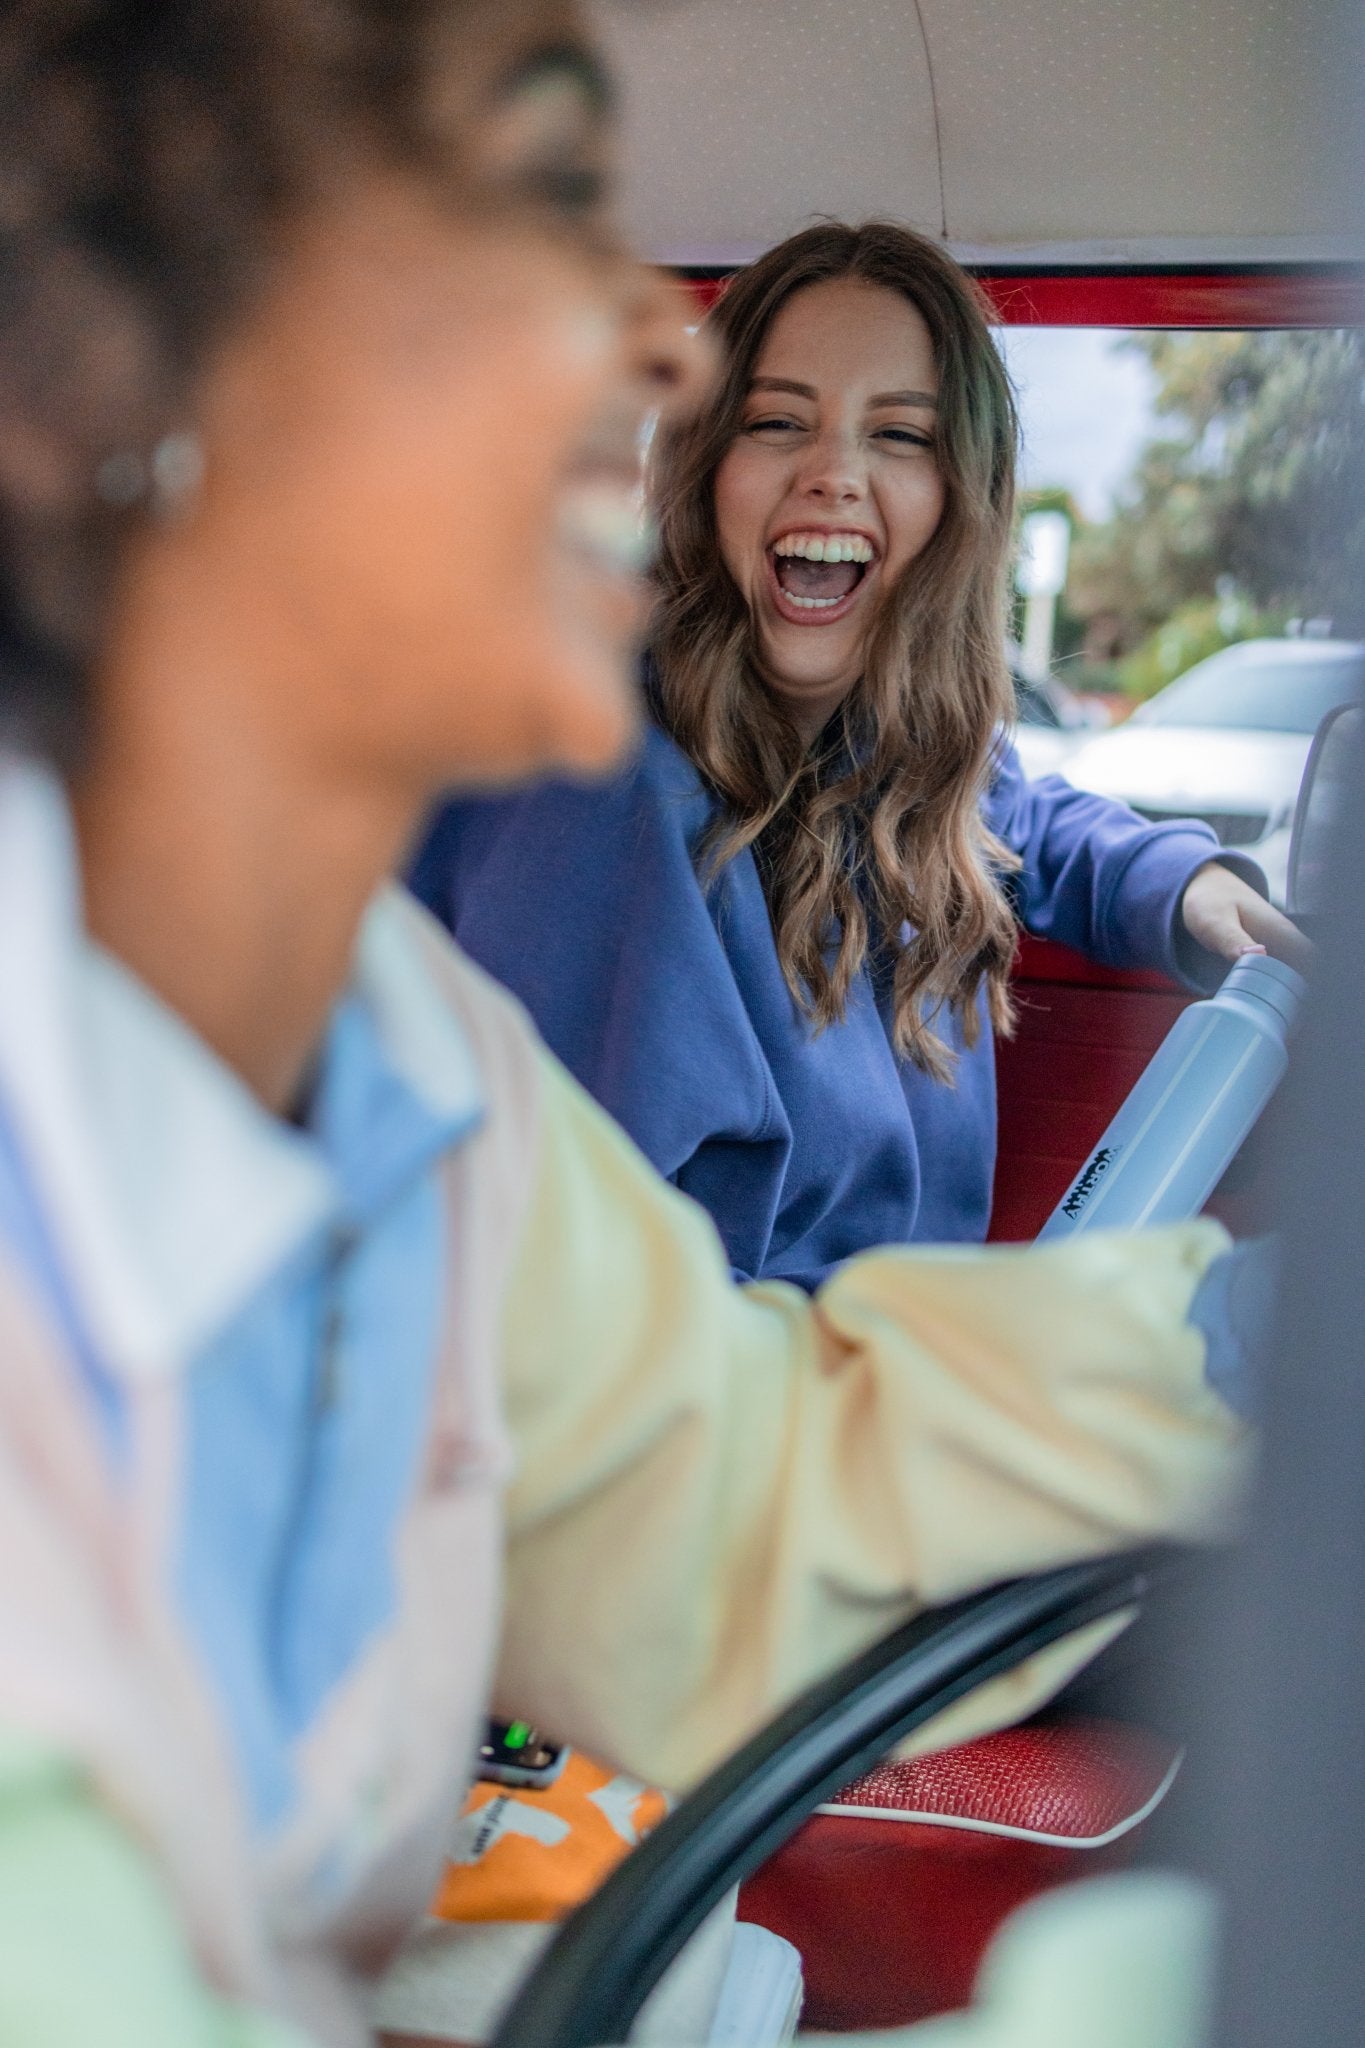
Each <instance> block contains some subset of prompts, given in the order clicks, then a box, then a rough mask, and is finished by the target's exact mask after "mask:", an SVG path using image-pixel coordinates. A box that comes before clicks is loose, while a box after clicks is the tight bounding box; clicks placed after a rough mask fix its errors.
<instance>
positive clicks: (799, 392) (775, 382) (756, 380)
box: [749, 377, 820, 399]
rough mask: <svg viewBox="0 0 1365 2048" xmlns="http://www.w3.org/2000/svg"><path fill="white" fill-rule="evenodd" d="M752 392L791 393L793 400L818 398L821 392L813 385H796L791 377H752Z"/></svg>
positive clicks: (750, 380) (750, 387)
mask: <svg viewBox="0 0 1365 2048" xmlns="http://www.w3.org/2000/svg"><path fill="white" fill-rule="evenodd" d="M749 389H750V390H751V391H789V392H790V393H791V395H792V397H793V398H811V399H814V398H818V397H819V396H820V394H819V392H818V391H817V390H816V388H815V386H814V385H813V384H796V383H794V382H793V381H792V379H791V378H790V377H751V378H750V379H749Z"/></svg>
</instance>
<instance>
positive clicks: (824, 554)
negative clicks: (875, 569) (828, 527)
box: [773, 533, 874, 562]
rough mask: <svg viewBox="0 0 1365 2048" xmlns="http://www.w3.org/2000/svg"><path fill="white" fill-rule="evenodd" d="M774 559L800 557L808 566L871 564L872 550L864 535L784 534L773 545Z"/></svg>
mask: <svg viewBox="0 0 1365 2048" xmlns="http://www.w3.org/2000/svg"><path fill="white" fill-rule="evenodd" d="M773 553H774V554H775V555H799V556H800V557H801V559H802V560H803V561H807V562H870V561H871V560H872V557H873V553H874V550H873V546H872V543H871V541H870V540H868V539H867V537H866V536H865V535H864V534H861V533H847V534H842V535H839V536H836V535H834V534H826V533H784V534H783V536H782V538H781V539H780V540H777V541H774V542H773Z"/></svg>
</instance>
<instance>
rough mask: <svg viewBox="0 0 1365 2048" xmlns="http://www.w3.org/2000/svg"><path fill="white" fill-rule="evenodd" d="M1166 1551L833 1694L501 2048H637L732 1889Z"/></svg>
mask: <svg viewBox="0 0 1365 2048" xmlns="http://www.w3.org/2000/svg"><path fill="white" fill-rule="evenodd" d="M1188 1570H1189V1556H1188V1553H1183V1552H1180V1551H1176V1550H1173V1549H1151V1550H1144V1551H1140V1552H1130V1553H1127V1554H1124V1555H1120V1556H1112V1557H1106V1558H1097V1559H1094V1560H1091V1561H1089V1562H1086V1563H1083V1564H1075V1565H1064V1566H1061V1567H1059V1568H1058V1569H1056V1570H1054V1571H1050V1572H1045V1573H1042V1574H1039V1575H1038V1576H1036V1577H1033V1578H1027V1579H1017V1580H1012V1581H1010V1582H1009V1583H1007V1584H1004V1585H999V1586H994V1587H990V1588H988V1589H987V1590H986V1591H984V1592H980V1593H974V1594H972V1595H970V1596H969V1597H968V1598H966V1599H963V1600H959V1601H956V1602H954V1603H953V1604H952V1605H951V1606H947V1607H941V1608H936V1609H933V1610H931V1611H929V1612H928V1613H925V1614H921V1615H918V1616H916V1617H915V1619H914V1620H913V1621H909V1622H906V1623H904V1624H903V1625H902V1626H901V1627H900V1628H898V1629H896V1630H894V1631H893V1632H892V1633H891V1634H890V1635H888V1636H886V1637H885V1638H883V1640H882V1641H881V1642H879V1643H876V1644H874V1645H873V1646H872V1648H871V1649H869V1650H865V1651H863V1652H862V1653H861V1654H860V1655H859V1656H857V1657H855V1658H853V1659H852V1660H851V1661H850V1662H849V1663H847V1664H845V1665H844V1666H843V1667H842V1668H841V1669H840V1670H838V1671H836V1672H834V1673H832V1674H831V1675H830V1676H829V1677H827V1678H824V1679H821V1680H820V1681H819V1682H818V1683H817V1684H816V1685H814V1686H812V1687H811V1688H810V1689H809V1690H808V1691H807V1692H805V1693H803V1694H802V1695H801V1697H800V1698H799V1699H797V1700H795V1701H793V1702H792V1704H791V1705H790V1706H788V1707H786V1708H784V1710H783V1711H782V1712H781V1713H780V1714H778V1715H777V1716H776V1717H775V1719H774V1720H773V1721H771V1722H770V1723H769V1724H768V1725H767V1726H766V1727H765V1728H763V1729H761V1730H760V1731H759V1733H758V1734H757V1735H755V1736H753V1737H751V1738H750V1740H749V1741H748V1742H746V1743H745V1744H744V1745H743V1746H742V1747H741V1748H740V1749H739V1750H737V1751H736V1752H735V1753H734V1755H733V1756H731V1757H729V1758H727V1759H726V1761H725V1762H724V1763H722V1764H721V1765H720V1766H719V1767H718V1768H717V1769H716V1770H715V1771H713V1772H712V1773H711V1775H710V1776H709V1777H708V1778H706V1779H705V1780H704V1782H703V1783H702V1784H701V1785H699V1786H698V1787H697V1788H696V1790H695V1791H693V1792H692V1793H690V1794H689V1795H688V1796H687V1798H685V1799H684V1800H683V1801H682V1802H681V1803H680V1804H679V1806H678V1807H677V1808H676V1809H675V1811H674V1812H673V1813H671V1814H670V1815H669V1816H668V1818H667V1819H666V1820H665V1821H664V1822H663V1823H662V1824H661V1825H660V1826H659V1827H658V1828H657V1829H656V1830H655V1831H654V1833H653V1834H652V1835H651V1836H650V1837H649V1838H648V1840H646V1841H645V1842H644V1843H642V1844H641V1846H640V1847H639V1848H638V1849H636V1850H634V1851H633V1852H632V1853H631V1854H630V1855H629V1856H628V1857H627V1858H626V1859H625V1861H624V1862H623V1863H621V1864H619V1865H618V1867H617V1868H616V1870H615V1871H614V1872H613V1873H612V1875H611V1876H610V1877H609V1878H608V1879H607V1881H606V1883H605V1884H604V1885H603V1886H602V1887H601V1888H600V1890H598V1891H597V1892H595V1893H594V1894H593V1896H592V1897H591V1898H590V1899H588V1900H586V1901H585V1902H584V1904H583V1905H582V1906H580V1907H579V1908H578V1909H577V1911H576V1912H575V1913H573V1914H572V1915H571V1916H570V1918H569V1919H568V1920H567V1921H566V1922H565V1923H564V1925H563V1927H562V1928H561V1929H560V1931H559V1933H558V1935H557V1936H556V1938H555V1940H554V1941H553V1942H552V1944H551V1946H550V1948H549V1950H548V1951H547V1952H546V1954H545V1956H544V1957H543V1958H542V1960H541V1962H540V1964H539V1965H538V1967H537V1968H536V1969H535V1970H534V1971H533V1972H532V1974H531V1976H530V1977H529V1978H528V1979H527V1981H526V1983H525V1984H524V1985H523V1986H522V1989H521V1991H520V1992H519V1993H518V1995H517V1997H516V1998H515V2000H514V2001H513V2003H512V2005H511V2006H510V2007H509V2008H508V2011H507V2013H506V2014H505V2016H504V2018H503V2020H502V2023H501V2025H500V2026H499V2028H498V2030H497V2033H496V2034H495V2035H494V2037H493V2042H492V2044H491V2048H599V2044H603V2043H610V2042H620V2041H624V2040H625V2039H626V2037H627V2034H628V2032H629V2030H630V2027H631V2025H632V2023H633V2022H634V2020H635V2017H636V2015H637V2014H638V2012H639V2010H640V2008H641V2006H642V2005H643V2004H644V2002H645V2000H646V1999H647V1998H648V1996H649V1994H650V1992H651V1991H652V1990H653V1989H654V1986H655V1985H656V1984H657V1983H658V1981H659V1979H660V1977H661V1976H662V1975H663V1973H664V1971H665V1970H666V1969H667V1968H668V1965H669V1964H670V1963H671V1962H672V1961H673V1959H674V1957H675V1956H676V1955H677V1954H678V1952H679V1951H680V1950H681V1948H682V1947H683V1946H684V1944H685V1943H686V1941H687V1940H688V1939H689V1937H690V1936H691V1935H692V1934H693V1933H694V1932H695V1930H696V1928H697V1927H698V1926H700V1924H701V1922H702V1921H703V1920H704V1919H705V1917H706V1915H707V1914H708V1913H709V1912H710V1911H711V1910H712V1909H713V1908H714V1907H715V1906H716V1905H717V1904H718V1903H719V1902H720V1900H721V1899H722V1898H723V1897H724V1896H725V1894H726V1892H728V1891H729V1890H730V1888H731V1887H732V1886H733V1885H735V1884H738V1883H739V1882H740V1881H741V1880H742V1879H744V1878H745V1877H747V1876H748V1875H749V1874H750V1873H751V1872H752V1871H754V1870H756V1869H757V1868H758V1866H759V1865H760V1864H761V1863H763V1862H764V1861H765V1860H766V1859H767V1857H768V1856H770V1855H771V1854H772V1853H773V1851H774V1850H776V1849H777V1848H779V1847H780V1846H781V1844H782V1843H783V1842H784V1841H785V1840H787V1838H788V1837H789V1836H790V1835H791V1834H793V1833H794V1832H795V1830H796V1829H797V1827H799V1826H800V1824H801V1822H802V1821H803V1820H805V1819H806V1818H807V1816H808V1815H809V1814H810V1813H812V1812H813V1811H814V1809H815V1808H816V1807H817V1806H819V1805H820V1804H821V1802H822V1801H823V1800H825V1799H826V1798H828V1797H829V1796H830V1795H831V1794H832V1793H834V1792H836V1791H837V1790H838V1789H839V1788H840V1787H841V1786H842V1785H845V1784H847V1783H848V1782H849V1781H850V1779H852V1778H855V1777H857V1776H858V1775H859V1774H860V1773H861V1772H863V1771H865V1770H868V1769H870V1768H871V1767H872V1765H873V1764H875V1763H877V1762H878V1761H880V1759H881V1758H882V1757H884V1756H885V1754H886V1752H887V1750H888V1749H890V1748H891V1747H893V1745H894V1744H895V1743H897V1742H899V1741H902V1740H903V1739H904V1738H905V1737H906V1736H908V1735H911V1734H913V1733H914V1732H915V1730H916V1729H918V1728H921V1727H923V1726H924V1725H925V1724H926V1723H927V1722H929V1721H931V1720H933V1719H935V1718H936V1717H937V1716H938V1715H939V1714H941V1713H943V1712H944V1711H945V1709H947V1708H948V1707H950V1706H952V1705H953V1704H954V1703H955V1702H956V1701H958V1700H960V1699H962V1698H964V1697H965V1696H966V1695H967V1694H968V1693H970V1692H974V1691H975V1690H976V1689H977V1688H978V1687H979V1686H981V1685H984V1684H986V1683H987V1682H988V1681H989V1680H991V1679H993V1678H996V1677H999V1676H1001V1675H1002V1674H1004V1673H1005V1672H1008V1671H1010V1670H1013V1669H1015V1668H1016V1667H1017V1666H1018V1665H1019V1664H1021V1663H1023V1662H1024V1660H1025V1659H1026V1658H1028V1657H1030V1656H1033V1655H1035V1654H1036V1653H1037V1652H1038V1651H1041V1650H1045V1649H1047V1648H1048V1647H1049V1646H1050V1645H1051V1644H1053V1643H1056V1642H1058V1641H1060V1640H1061V1639H1062V1638H1063V1637H1064V1636H1068V1635H1071V1634H1073V1633H1074V1632H1075V1631H1076V1630H1078V1629H1081V1628H1085V1627H1087V1626H1088V1625H1090V1624H1091V1623H1094V1622H1099V1621H1102V1620H1105V1619H1106V1618H1109V1617H1112V1616H1114V1615H1116V1614H1119V1613H1121V1612H1122V1611H1123V1610H1124V1609H1125V1608H1128V1607H1133V1606H1140V1605H1141V1604H1142V1603H1143V1601H1144V1600H1145V1599H1146V1598H1147V1597H1148V1596H1149V1595H1150V1594H1151V1593H1152V1592H1153V1590H1154V1589H1155V1588H1156V1587H1157V1586H1158V1585H1159V1584H1161V1583H1163V1582H1165V1581H1168V1580H1170V1579H1172V1578H1174V1577H1176V1576H1177V1575H1180V1574H1182V1573H1185V1572H1188Z"/></svg>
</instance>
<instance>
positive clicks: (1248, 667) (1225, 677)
mask: <svg viewBox="0 0 1365 2048" xmlns="http://www.w3.org/2000/svg"><path fill="white" fill-rule="evenodd" d="M1310 647H1311V643H1309V644H1308V645H1307V646H1306V645H1304V644H1303V643H1302V642H1296V641H1291V642H1290V643H1289V644H1288V646H1281V647H1276V646H1274V645H1271V646H1266V645H1265V644H1264V643H1262V644H1261V645H1259V646H1257V645H1254V644H1252V645H1248V644H1243V645H1242V646H1240V647H1227V648H1225V649H1224V650H1223V652H1222V653H1221V654H1214V655H1211V656H1210V657H1209V659H1208V660H1207V661H1201V662H1200V663H1199V664H1198V665H1197V666H1196V667H1195V668H1192V669H1191V670H1190V671H1189V673H1188V674H1187V675H1183V676H1181V678H1180V680H1179V681H1178V682H1175V683H1172V684H1171V685H1170V687H1169V688H1168V689H1165V690H1162V691H1161V692H1160V694H1159V695H1158V696H1156V697H1153V698H1152V700H1151V702H1150V703H1148V704H1144V705H1143V706H1142V708H1141V709H1140V710H1139V711H1136V712H1134V714H1133V722H1134V723H1135V724H1137V723H1139V722H1140V723H1141V724H1143V725H1215V726H1230V727H1238V726H1241V727H1246V728H1250V729H1251V730H1253V731H1257V732H1297V733H1314V732H1316V731H1317V729H1318V727H1319V725H1320V724H1321V723H1322V721H1323V719H1324V718H1325V717H1326V716H1327V713H1328V712H1329V711H1332V710H1334V709H1335V708H1336V706H1337V705H1338V704H1343V703H1345V702H1347V701H1348V700H1349V699H1350V698H1351V697H1353V696H1355V695H1356V694H1357V693H1358V691H1359V689H1360V686H1361V681H1362V678H1365V654H1363V653H1362V651H1361V650H1360V649H1359V648H1354V647H1343V648H1341V649H1340V650H1337V649H1330V650H1329V649H1327V648H1317V647H1314V648H1312V651H1311V653H1310V651H1309V649H1310Z"/></svg>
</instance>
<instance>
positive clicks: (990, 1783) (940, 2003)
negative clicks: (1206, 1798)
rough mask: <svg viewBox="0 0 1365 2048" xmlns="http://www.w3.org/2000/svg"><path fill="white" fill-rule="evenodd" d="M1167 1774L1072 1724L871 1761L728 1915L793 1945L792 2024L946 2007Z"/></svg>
mask: <svg viewBox="0 0 1365 2048" xmlns="http://www.w3.org/2000/svg"><path fill="white" fill-rule="evenodd" d="M1178 1767H1179V1755H1178V1752H1177V1751H1176V1750H1175V1749H1174V1748H1173V1747H1172V1745H1171V1744H1170V1743H1168V1742H1166V1741H1163V1740H1162V1739H1161V1738H1160V1737H1158V1736H1156V1735H1153V1734H1150V1733H1149V1732H1147V1731H1146V1730H1144V1729H1140V1728H1134V1727H1129V1726H1127V1725H1125V1724H1124V1723H1121V1722H1117V1721H1102V1720H1080V1719H1077V1720H1066V1721H1058V1722H1055V1723H1047V1722H1035V1723H1031V1724H1030V1725H1029V1726H1027V1727H1023V1728H1012V1729H1007V1730H1005V1731H1004V1732H1002V1733H1000V1734H997V1735H987V1736H983V1737H981V1738H980V1739H979V1740H978V1741H976V1742H968V1743H963V1744H961V1745H959V1746H958V1747H956V1748H954V1749H948V1750H943V1751H940V1752H939V1753H938V1754H936V1755H933V1756H926V1757H918V1758H915V1759H914V1760H913V1761H911V1762H908V1763H886V1764H883V1765H881V1766H879V1767H878V1769H876V1770H874V1771H872V1772H870V1773H869V1774H868V1775H867V1776H866V1777H865V1778H860V1779H858V1780H857V1781H856V1783H854V1784H852V1785H849V1786H847V1787H846V1788H845V1789H844V1791H843V1792H842V1793H841V1794H840V1795H839V1797H838V1799H837V1800H836V1801H834V1802H833V1803H832V1804H830V1805H828V1806H825V1807H822V1808H821V1809H820V1810H819V1811H818V1812H817V1813H816V1814H815V1815H814V1816H813V1817H812V1819H811V1820H809V1821H808V1822H807V1823H806V1825H805V1827H803V1828H802V1829H801V1831H800V1832H799V1834H797V1835H795V1836H794V1837H793V1838H792V1840H791V1841H790V1842H788V1843H787V1844H786V1845H785V1847H784V1848H782V1849H781V1850H779V1852H778V1853H777V1855H776V1856H774V1857H772V1858H770V1860H769V1861H768V1862H767V1863H766V1864H765V1865H764V1866H763V1868H762V1869H761V1870H760V1871H758V1872H757V1873H756V1874H755V1876H754V1877H752V1878H751V1879H750V1880H749V1882H748V1883H747V1884H746V1885H745V1886H744V1888H743V1890H742V1892H741V1894H740V1907H739V1914H740V1918H741V1919H742V1920H752V1921H756V1922H757V1923H758V1924H759V1925H760V1926H763V1927H767V1928H770V1929H771V1930H772V1931H773V1932H774V1933H775V1934H780V1935H783V1936H784V1937H785V1938H786V1939H787V1940H788V1941H790V1942H792V1943H793V1944H794V1945H795V1946H796V1947H797V1948H798V1949H799V1950H800V1951H801V1955H802V1959H803V1963H804V1968H805V1979H806V2004H805V2011H804V2016H803V2022H802V2023H803V2025H804V2026H807V2027H813V2028H826V2029H832V2030H834V2031H839V2032H841V2031H845V2030H849V2029H853V2028H857V2027H890V2026H900V2025H905V2024H908V2023H909V2022H911V2021H913V2020H919V2019H927V2018H929V2017H930V2016H931V2015H933V2014H935V2013H941V2012H948V2011H951V2010H954V2009H955V2008H957V2007H959V2006H963V2005H966V2004H967V2003H968V2001H969V1999H970V1996H971V1988H972V1981H973V1979H974V1977H975V1975H976V1970H977V1966H978V1964H979V1962H980V1960H981V1956H982V1953H983V1951H984V1950H985V1948H986V1946H987V1943H988V1942H989V1941H990V1938H991V1936H992V1935H993V1934H994V1932H995V1930H996V1928H997V1927H998V1926H999V1925H1000V1923H1001V1921H1002V1920H1003V1919H1004V1918H1005V1917H1006V1915H1007V1914H1008V1913H1010V1912H1012V1911H1013V1909H1014V1908H1015V1907H1016V1906H1018V1905H1022V1904H1023V1902H1024V1901H1025V1900H1026V1899H1028V1898H1031V1897H1033V1896H1034V1895H1035V1894H1036V1893H1038V1892H1041V1891H1046V1890H1048V1889H1049V1888H1050V1887H1052V1886H1054V1885H1058V1884H1064V1883H1065V1882H1066V1881H1067V1880H1068V1879H1070V1878H1074V1877H1079V1876H1089V1875H1091V1874H1092V1873H1094V1872H1096V1871H1099V1870H1101V1869H1110V1868H1113V1867H1115V1866H1117V1865H1120V1864H1122V1863H1124V1862H1126V1861H1128V1860H1129V1859H1130V1858H1131V1856H1132V1854H1133V1851H1134V1849H1135V1848H1136V1846H1137V1843H1138V1840H1139V1839H1140V1831H1141V1829H1142V1826H1143V1824H1144V1823H1145V1822H1146V1821H1147V1820H1148V1819H1149V1818H1150V1816H1151V1814H1152V1813H1153V1812H1154V1811H1155V1810H1156V1807H1157V1806H1158V1805H1159V1804H1160V1802H1161V1800H1162V1799H1163V1798H1164V1796H1165V1794H1166V1792H1167V1790H1168V1788H1169V1786H1170V1785H1171V1783H1172V1781H1173V1779H1174V1777H1175V1774H1176V1771H1177V1769H1178Z"/></svg>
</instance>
